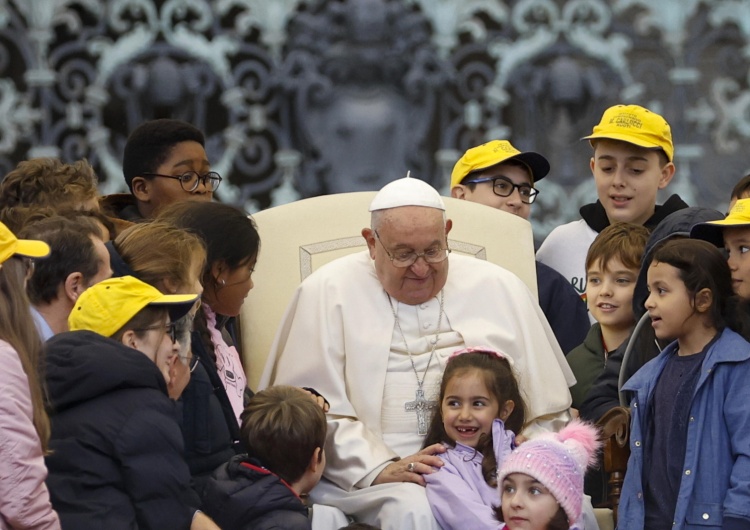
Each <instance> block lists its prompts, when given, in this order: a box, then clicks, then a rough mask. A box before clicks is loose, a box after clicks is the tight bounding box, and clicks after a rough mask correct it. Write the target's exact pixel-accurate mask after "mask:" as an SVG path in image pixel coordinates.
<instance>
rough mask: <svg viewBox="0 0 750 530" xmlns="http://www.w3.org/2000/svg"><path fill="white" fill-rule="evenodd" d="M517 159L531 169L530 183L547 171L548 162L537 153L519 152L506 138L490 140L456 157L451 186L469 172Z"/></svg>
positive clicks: (459, 182)
mask: <svg viewBox="0 0 750 530" xmlns="http://www.w3.org/2000/svg"><path fill="white" fill-rule="evenodd" d="M510 159H513V160H519V161H521V162H523V163H524V164H526V165H527V166H528V168H529V171H531V179H532V181H531V183H532V184H534V183H535V182H537V181H539V180H542V179H543V178H544V177H545V176H546V175H547V173H549V162H548V161H547V159H546V158H544V157H543V156H542V155H540V154H539V153H534V152H532V151H526V152H521V151H519V150H518V149H516V148H515V147H513V146H512V145H511V143H510V142H509V141H507V140H491V141H489V142H487V143H486V144H482V145H478V146H477V147H472V148H471V149H469V150H468V151H466V152H465V153H464V156H462V157H461V158H459V159H458V162H456V165H455V166H453V172H452V173H451V188H453V187H454V186H456V185H458V184H461V181H462V180H463V179H465V178H466V176H467V175H469V173H473V172H475V171H480V170H482V169H487V168H490V167H492V166H496V165H498V164H500V163H502V162H507V161H508V160H510Z"/></svg>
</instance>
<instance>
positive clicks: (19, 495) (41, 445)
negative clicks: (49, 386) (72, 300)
mask: <svg viewBox="0 0 750 530" xmlns="http://www.w3.org/2000/svg"><path fill="white" fill-rule="evenodd" d="M48 254H49V247H48V246H47V244H46V243H43V242H42V241H31V240H23V239H21V240H19V239H16V237H15V236H14V235H13V234H12V233H11V232H10V230H8V228H7V227H6V226H5V225H4V224H2V223H0V293H1V294H0V366H2V367H3V369H2V370H1V371H0V530H6V529H15V530H20V529H34V530H59V529H60V521H59V519H58V517H57V514H56V513H55V511H54V510H53V509H52V505H51V504H50V500H49V492H48V491H47V487H46V486H45V484H44V481H45V479H46V478H47V468H46V467H45V465H44V456H43V455H44V450H45V449H46V447H47V442H48V441H49V435H50V426H49V418H48V417H47V414H46V412H45V410H44V402H43V399H42V390H41V386H40V383H39V377H38V375H37V369H38V364H39V358H40V356H41V352H42V344H41V341H40V339H39V335H38V334H37V331H36V327H35V326H34V324H33V321H32V319H31V313H30V311H29V301H28V299H27V298H26V292H25V285H26V278H27V277H28V276H29V274H30V273H31V270H32V262H31V259H32V258H41V257H44V256H47V255H48Z"/></svg>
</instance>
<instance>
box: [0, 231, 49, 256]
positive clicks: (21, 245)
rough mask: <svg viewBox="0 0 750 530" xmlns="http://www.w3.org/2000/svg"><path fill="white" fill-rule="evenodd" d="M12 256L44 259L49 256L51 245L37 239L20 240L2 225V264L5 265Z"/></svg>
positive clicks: (0, 240) (0, 249)
mask: <svg viewBox="0 0 750 530" xmlns="http://www.w3.org/2000/svg"><path fill="white" fill-rule="evenodd" d="M11 256H24V257H27V258H44V257H46V256H49V245H48V244H47V243H45V242H44V241H38V240H36V239H18V238H17V237H16V236H14V235H13V232H11V231H10V229H9V228H8V227H7V226H5V225H4V224H3V223H0V263H5V262H6V261H7V260H8V258H10V257H11Z"/></svg>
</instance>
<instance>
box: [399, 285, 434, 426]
mask: <svg viewBox="0 0 750 530" xmlns="http://www.w3.org/2000/svg"><path fill="white" fill-rule="evenodd" d="M444 299H445V293H444V292H443V290H442V289H441V290H440V313H439V314H438V322H437V329H436V330H435V338H434V339H433V340H432V349H431V350H430V358H429V359H428V360H427V367H426V368H425V369H424V373H423V374H422V379H421V380H420V379H419V372H418V371H417V366H416V364H414V358H413V357H412V354H411V350H410V349H409V344H408V343H407V342H406V335H404V331H403V330H402V329H401V323H400V322H399V321H398V314H397V313H396V308H395V307H393V301H392V300H391V297H390V295H388V302H389V303H390V304H391V311H392V312H393V318H394V319H395V320H396V328H397V329H398V332H399V333H400V334H401V339H402V340H403V341H404V348H406V353H407V354H409V361H411V368H412V370H414V375H415V376H416V377H417V392H416V396H415V398H414V401H407V402H406V403H404V409H405V410H406V411H407V412H411V411H416V413H417V434H419V435H421V436H424V435H425V434H427V413H428V412H429V411H431V410H433V409H434V408H435V407H437V401H428V400H427V399H425V396H424V381H425V379H426V378H427V371H428V370H429V369H430V364H431V363H432V357H433V356H434V355H435V349H436V348H437V344H438V339H439V337H440V326H441V325H442V323H443V301H444Z"/></svg>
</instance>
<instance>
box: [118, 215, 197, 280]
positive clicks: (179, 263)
mask: <svg viewBox="0 0 750 530" xmlns="http://www.w3.org/2000/svg"><path fill="white" fill-rule="evenodd" d="M114 246H115V249H116V250H117V252H118V253H119V254H120V256H121V257H122V259H123V260H124V261H125V263H127V264H128V266H129V267H130V268H131V269H132V270H133V272H134V273H135V275H136V276H137V277H138V278H139V279H141V280H143V281H144V282H146V283H148V284H150V285H153V286H154V287H156V288H157V289H159V290H160V291H162V292H167V291H170V290H174V289H180V288H186V287H187V288H192V285H190V284H189V281H190V274H191V269H192V267H193V265H194V264H195V263H196V260H198V265H199V271H200V272H199V274H200V273H202V272H203V269H204V267H205V263H206V247H205V245H204V244H203V240H202V239H201V238H200V237H198V236H197V235H195V234H192V233H190V232H188V231H187V230H183V229H182V228H178V227H176V226H174V225H173V224H170V223H165V222H163V221H152V222H150V223H140V224H136V225H134V226H131V227H129V228H128V229H126V230H125V231H123V232H122V233H121V234H120V235H119V236H117V239H115V241H114ZM198 279H200V277H199V278H198Z"/></svg>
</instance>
